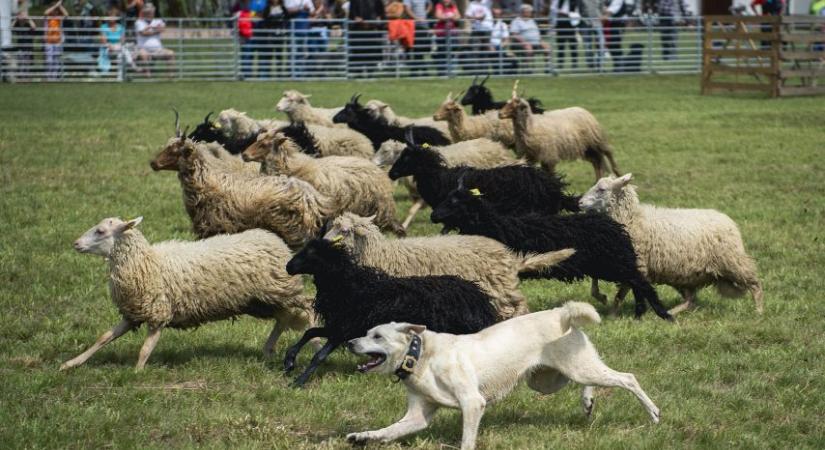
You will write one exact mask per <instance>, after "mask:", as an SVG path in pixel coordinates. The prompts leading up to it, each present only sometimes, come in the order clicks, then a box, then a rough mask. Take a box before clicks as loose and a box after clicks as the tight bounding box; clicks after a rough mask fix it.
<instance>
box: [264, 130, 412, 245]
mask: <svg viewBox="0 0 825 450" xmlns="http://www.w3.org/2000/svg"><path fill="white" fill-rule="evenodd" d="M284 144H286V145H287V146H289V145H290V144H291V141H289V140H287V141H285V142H284ZM264 170H265V171H266V173H267V174H269V175H278V174H280V175H288V176H293V177H296V178H300V179H301V180H304V181H306V182H308V183H309V184H311V185H312V186H313V187H315V189H317V190H318V192H320V193H321V194H323V195H325V196H327V197H328V198H329V199H330V202H331V205H330V208H331V212H330V214H331V215H333V216H337V215H339V214H341V213H344V212H347V211H348V212H352V213H355V214H358V215H361V216H371V215H373V214H375V215H376V217H375V223H376V224H378V226H379V227H381V229H385V230H386V229H391V228H392V227H393V225H394V224H395V223H396V218H395V199H393V186H392V182H391V181H390V179H389V178H388V177H387V175H386V174H385V173H384V172H383V171H382V170H381V169H379V168H378V167H377V166H376V165H375V164H373V163H371V162H370V161H368V160H365V159H362V158H354V157H350V156H327V157H324V158H313V157H311V156H309V155H305V154H303V153H300V152H298V151H297V149H295V148H291V147H289V148H279V149H275V150H273V151H270V152H269V153H268V154H267V157H266V163H265V168H264Z"/></svg>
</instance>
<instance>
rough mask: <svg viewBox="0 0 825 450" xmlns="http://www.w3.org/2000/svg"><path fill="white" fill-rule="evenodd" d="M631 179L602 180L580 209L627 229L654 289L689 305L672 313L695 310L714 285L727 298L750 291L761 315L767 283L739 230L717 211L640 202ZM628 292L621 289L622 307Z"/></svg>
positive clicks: (586, 195) (681, 306) (683, 304)
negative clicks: (668, 290)
mask: <svg viewBox="0 0 825 450" xmlns="http://www.w3.org/2000/svg"><path fill="white" fill-rule="evenodd" d="M631 178H632V174H626V175H624V176H622V177H618V178H614V177H606V178H602V179H600V180H599V181H598V182H597V183H596V184H595V185H594V186H593V187H592V188H590V190H589V191H587V193H586V194H585V195H583V196H582V198H581V200H580V202H579V204H580V206H581V208H582V209H583V210H585V211H595V212H602V213H606V214H608V215H609V216H610V217H612V218H613V219H615V220H616V221H618V222H619V223H621V224H623V225H624V226H625V227H626V228H627V231H628V233H629V234H630V237H631V238H632V239H633V244H634V246H635V248H636V253H637V254H638V256H639V267H640V268H641V269H642V273H644V274H645V276H646V277H647V279H648V280H650V282H652V283H654V284H666V285H669V286H672V287H674V288H675V289H676V290H677V291H679V293H680V294H681V295H682V297H683V299H684V303H682V304H680V305H678V306H676V307H675V308H673V309H671V310H670V313H671V314H676V313H678V312H681V311H684V310H685V309H688V308H690V307H692V306H694V304H695V301H696V291H697V290H698V289H701V288H702V287H705V286H708V285H711V284H713V285H715V286H716V288H717V290H718V291H719V293H720V294H721V295H723V296H729V297H736V296H741V295H743V294H744V293H745V292H747V291H749V292H750V293H751V296H752V297H753V300H754V303H755V304H756V310H757V311H758V312H759V313H761V312H762V310H763V301H762V283H760V281H759V278H758V277H757V274H756V264H755V263H754V260H753V258H751V257H750V255H748V253H747V252H746V251H745V246H744V244H743V243H742V236H741V234H740V233H739V227H737V226H736V223H735V222H734V221H733V220H731V218H730V217H728V216H726V215H725V214H722V213H721V212H719V211H716V210H712V209H675V208H659V207H656V206H653V205H647V204H643V203H639V197H638V195H637V194H636V188H635V187H634V186H632V185H631V184H630V180H631ZM626 293H627V289H622V290H621V291H620V292H619V294H618V295H617V302H619V301H621V298H622V297H623V296H624V295H625V294H626Z"/></svg>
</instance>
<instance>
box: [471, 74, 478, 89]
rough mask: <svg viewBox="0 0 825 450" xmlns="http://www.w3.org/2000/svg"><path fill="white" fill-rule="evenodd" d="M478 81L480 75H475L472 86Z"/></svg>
mask: <svg viewBox="0 0 825 450" xmlns="http://www.w3.org/2000/svg"><path fill="white" fill-rule="evenodd" d="M477 81H478V75H476V76H475V77H473V84H471V85H470V86H475V85H476V82H477Z"/></svg>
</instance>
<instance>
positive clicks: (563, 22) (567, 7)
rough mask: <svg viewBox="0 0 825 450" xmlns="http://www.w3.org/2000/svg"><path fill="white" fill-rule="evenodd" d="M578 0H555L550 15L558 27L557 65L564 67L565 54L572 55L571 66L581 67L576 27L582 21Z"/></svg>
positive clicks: (573, 67)
mask: <svg viewBox="0 0 825 450" xmlns="http://www.w3.org/2000/svg"><path fill="white" fill-rule="evenodd" d="M578 10H579V4H578V2H577V0H553V3H551V5H550V15H551V17H552V18H553V22H554V26H555V28H556V67H557V68H558V69H563V68H564V59H565V55H566V54H568V52H569V55H570V58H569V59H570V68H571V69H574V70H575V69H578V67H579V42H578V41H577V40H576V28H577V27H578V26H579V23H580V22H581V16H580V15H579V12H578Z"/></svg>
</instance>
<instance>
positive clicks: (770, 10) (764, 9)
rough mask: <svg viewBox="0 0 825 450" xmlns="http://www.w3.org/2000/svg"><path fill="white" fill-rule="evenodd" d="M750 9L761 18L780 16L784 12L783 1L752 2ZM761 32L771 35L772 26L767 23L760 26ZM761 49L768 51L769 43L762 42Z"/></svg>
mask: <svg viewBox="0 0 825 450" xmlns="http://www.w3.org/2000/svg"><path fill="white" fill-rule="evenodd" d="M757 6H758V7H759V8H758V9H757ZM751 9H753V10H754V11H756V13H757V14H759V15H762V16H781V15H782V13H783V12H784V11H785V2H784V1H783V0H753V1H752V2H751ZM762 32H763V33H772V32H773V26H772V25H771V24H769V23H765V24H762ZM762 48H763V49H770V48H771V41H762Z"/></svg>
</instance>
